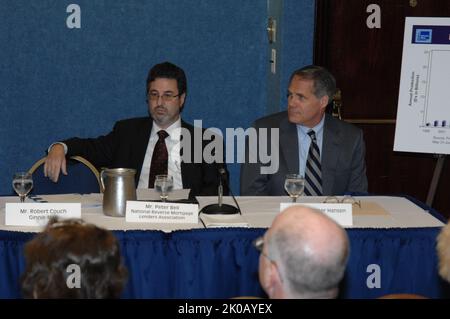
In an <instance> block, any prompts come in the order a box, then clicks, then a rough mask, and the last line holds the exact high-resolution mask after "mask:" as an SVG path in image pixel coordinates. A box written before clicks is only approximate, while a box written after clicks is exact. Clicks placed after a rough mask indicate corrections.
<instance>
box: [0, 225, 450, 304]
mask: <svg viewBox="0 0 450 319" xmlns="http://www.w3.org/2000/svg"><path fill="white" fill-rule="evenodd" d="M439 231H440V228H413V229H411V228H410V229H349V230H348V234H349V237H350V242H351V255H350V260H349V264H348V268H347V272H346V276H345V278H344V281H343V283H342V286H341V293H340V297H341V298H375V297H379V296H381V295H384V294H388V293H416V294H421V295H424V296H428V297H431V298H436V297H443V296H444V294H445V293H446V291H444V290H445V289H446V288H447V286H446V284H445V283H444V282H443V281H442V280H440V279H439V277H438V274H437V257H436V252H435V245H436V236H437V234H438V232H439ZM264 232H265V229H262V228H257V229H243V228H234V229H233V228H228V229H200V230H199V229H197V230H189V231H176V232H172V233H168V234H167V233H164V232H161V231H126V232H124V231H116V232H114V233H115V235H116V236H117V238H118V239H119V241H120V243H121V249H122V254H123V256H124V259H125V263H126V265H127V268H128V270H129V281H128V284H127V287H126V289H125V291H124V294H123V297H124V298H230V297H234V296H243V295H245V296H248V295H252V296H264V293H263V291H262V289H261V287H260V285H259V283H258V260H259V254H258V252H257V251H256V250H255V249H254V248H253V247H252V244H251V243H252V241H253V240H254V239H255V238H256V237H258V236H260V235H262V234H263V233H264ZM33 236H34V234H32V233H19V232H7V231H0V269H1V271H0V298H20V297H21V293H20V287H19V278H20V274H21V273H22V272H23V270H24V258H23V253H22V251H23V246H24V243H25V242H26V241H28V240H29V239H31V238H32V237H33ZM373 264H375V265H378V266H379V269H380V272H379V275H380V277H379V278H380V279H381V280H380V284H381V285H380V287H379V288H376V287H375V288H369V287H368V285H367V280H368V278H369V282H372V283H373V282H375V281H374V280H372V279H373V278H372V277H373V276H372V277H370V276H371V274H372V273H373V270H370V269H369V270H370V271H369V272H368V266H369V265H373Z"/></svg>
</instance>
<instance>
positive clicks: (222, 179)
mask: <svg viewBox="0 0 450 319" xmlns="http://www.w3.org/2000/svg"><path fill="white" fill-rule="evenodd" d="M218 172H219V187H218V204H211V205H206V206H205V207H203V208H202V210H201V213H203V214H227V215H228V214H242V213H241V209H240V207H239V204H238V202H237V201H236V198H235V197H234V195H233V192H232V190H231V188H230V187H229V184H228V176H227V171H226V170H225V169H224V168H223V167H221V168H219V169H218ZM222 184H225V186H226V187H227V188H228V191H229V192H230V194H231V197H232V198H233V201H234V203H235V204H236V207H234V206H232V205H228V204H224V203H223V185H222Z"/></svg>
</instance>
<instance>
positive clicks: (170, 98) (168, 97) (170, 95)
mask: <svg viewBox="0 0 450 319" xmlns="http://www.w3.org/2000/svg"><path fill="white" fill-rule="evenodd" d="M180 95H181V94H177V95H174V94H173V93H163V94H162V95H159V93H158V92H150V93H148V94H147V97H148V98H149V99H150V100H151V101H158V100H159V98H160V97H161V99H162V100H163V101H164V102H171V101H173V100H174V99H175V98H176V97H179V96H180Z"/></svg>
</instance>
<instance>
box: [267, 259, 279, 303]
mask: <svg viewBox="0 0 450 319" xmlns="http://www.w3.org/2000/svg"><path fill="white" fill-rule="evenodd" d="M282 285H283V282H282V281H281V276H280V272H279V269H278V267H277V265H276V264H275V263H274V262H270V263H269V265H268V267H267V269H266V271H265V272H264V278H263V283H262V286H263V288H264V290H265V291H266V293H267V295H268V296H269V298H274V296H275V293H276V292H277V291H280V287H281V286H282Z"/></svg>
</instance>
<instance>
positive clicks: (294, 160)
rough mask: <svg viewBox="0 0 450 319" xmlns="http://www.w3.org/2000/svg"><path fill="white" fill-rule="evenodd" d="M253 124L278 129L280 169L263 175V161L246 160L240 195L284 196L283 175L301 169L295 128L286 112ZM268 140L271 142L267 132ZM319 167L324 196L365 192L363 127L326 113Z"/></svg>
mask: <svg viewBox="0 0 450 319" xmlns="http://www.w3.org/2000/svg"><path fill="white" fill-rule="evenodd" d="M254 127H255V128H256V129H259V128H269V129H270V128H279V143H278V145H279V152H278V156H279V157H278V158H279V169H278V171H277V172H276V173H274V174H270V175H269V174H265V175H262V174H260V167H261V165H262V164H261V163H260V162H259V161H258V163H256V164H249V163H248V160H247V159H246V163H244V164H243V165H242V167H241V195H266V196H280V195H287V193H286V192H285V190H284V179H285V175H286V174H298V173H299V172H300V170H299V140H298V135H297V127H296V125H295V124H293V123H290V122H289V120H288V116H287V112H286V111H285V112H280V113H276V114H273V115H269V116H267V117H264V118H261V119H259V120H257V121H256V122H255V124H254ZM269 133H270V130H269ZM268 141H269V143H268V144H270V135H269V138H268ZM269 149H270V145H269ZM246 151H247V152H248V147H246ZM269 154H270V153H269ZM321 166H322V191H323V195H340V194H344V193H347V192H367V177H366V164H365V145H364V140H363V133H362V130H360V129H359V128H357V127H355V126H354V125H351V124H349V123H345V122H343V121H340V120H338V119H335V118H333V117H332V116H330V115H328V114H325V122H324V127H323V142H322V154H321Z"/></svg>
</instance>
